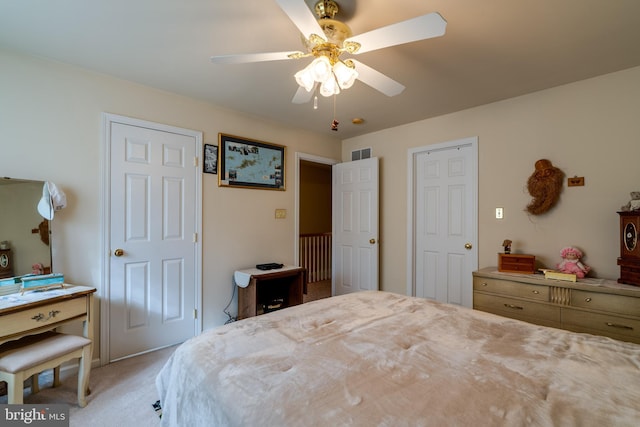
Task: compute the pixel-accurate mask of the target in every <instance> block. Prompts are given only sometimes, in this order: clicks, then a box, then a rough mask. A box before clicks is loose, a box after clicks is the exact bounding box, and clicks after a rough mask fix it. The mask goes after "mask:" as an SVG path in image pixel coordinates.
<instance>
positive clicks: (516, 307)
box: [504, 304, 524, 310]
mask: <svg viewBox="0 0 640 427" xmlns="http://www.w3.org/2000/svg"><path fill="white" fill-rule="evenodd" d="M504 306H505V307H507V308H513V309H515V310H524V307H521V306H519V305H513V304H505V305H504Z"/></svg>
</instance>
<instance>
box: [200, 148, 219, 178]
mask: <svg viewBox="0 0 640 427" xmlns="http://www.w3.org/2000/svg"><path fill="white" fill-rule="evenodd" d="M203 159H204V161H203V162H202V172H204V173H218V146H217V145H211V144H204V156H203Z"/></svg>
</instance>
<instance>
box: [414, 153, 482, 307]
mask: <svg viewBox="0 0 640 427" xmlns="http://www.w3.org/2000/svg"><path fill="white" fill-rule="evenodd" d="M474 149H475V147H474V146H473V145H472V144H471V143H468V142H467V143H465V141H464V140H463V141H460V142H458V143H456V144H455V145H453V146H446V147H442V148H435V149H431V150H429V149H428V147H427V150H425V151H420V152H417V153H415V155H414V156H413V161H414V165H413V166H414V167H413V170H414V183H413V188H414V191H413V197H414V208H413V211H414V213H415V214H414V224H415V232H414V242H415V249H414V254H413V256H414V260H415V272H414V280H415V294H416V296H419V297H424V298H431V299H435V300H438V301H442V302H448V303H452V304H459V305H463V306H466V307H472V305H473V289H472V286H473V285H472V272H473V270H474V269H476V268H477V249H476V240H477V237H476V235H477V230H476V228H477V227H476V223H477V220H476V211H477V207H476V190H475V189H476V188H477V184H476V176H477V173H476V165H475V160H474V159H475V156H474Z"/></svg>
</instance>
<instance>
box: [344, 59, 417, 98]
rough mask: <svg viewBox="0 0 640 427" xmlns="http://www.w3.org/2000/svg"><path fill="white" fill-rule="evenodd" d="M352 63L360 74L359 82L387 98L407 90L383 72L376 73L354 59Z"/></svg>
mask: <svg viewBox="0 0 640 427" xmlns="http://www.w3.org/2000/svg"><path fill="white" fill-rule="evenodd" d="M352 61H353V63H354V65H355V67H356V71H357V72H358V80H360V81H361V82H362V83H365V84H367V85H369V86H371V87H372V88H374V89H375V90H377V91H379V92H382V93H384V94H385V95H387V96H396V95H399V94H400V93H402V91H403V90H404V89H405V87H404V86H403V85H401V84H400V83H398V82H397V81H395V80H393V79H392V78H390V77H387V76H385V75H384V74H382V73H381V72H379V71H376V70H374V69H373V68H371V67H369V66H367V65H364V64H363V63H362V62H360V61H356V60H355V59H352Z"/></svg>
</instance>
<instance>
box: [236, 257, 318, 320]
mask: <svg viewBox="0 0 640 427" xmlns="http://www.w3.org/2000/svg"><path fill="white" fill-rule="evenodd" d="M305 278H306V269H305V268H303V267H295V266H284V267H282V268H279V269H277V270H258V269H257V268H249V269H246V270H238V271H236V272H235V274H234V279H235V282H236V285H237V286H238V320H240V319H245V318H247V317H253V316H257V315H259V314H263V313H266V312H268V311H273V310H275V309H280V308H285V307H290V306H293V305H298V304H302V295H303V294H304V293H305V292H306V289H305V286H306V280H305Z"/></svg>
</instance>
